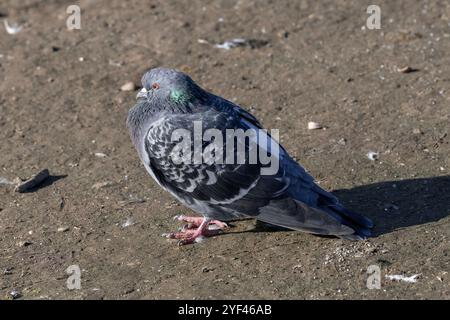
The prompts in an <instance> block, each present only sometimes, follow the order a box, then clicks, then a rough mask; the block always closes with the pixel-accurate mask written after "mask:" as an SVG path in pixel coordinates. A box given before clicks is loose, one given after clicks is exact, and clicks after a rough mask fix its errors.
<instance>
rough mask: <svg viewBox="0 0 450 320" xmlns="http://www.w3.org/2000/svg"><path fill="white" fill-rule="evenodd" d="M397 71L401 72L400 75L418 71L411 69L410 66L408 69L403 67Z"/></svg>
mask: <svg viewBox="0 0 450 320" xmlns="http://www.w3.org/2000/svg"><path fill="white" fill-rule="evenodd" d="M397 71H398V72H400V73H411V72H414V71H416V69H414V68H411V67H410V66H406V67H403V68H398V69H397Z"/></svg>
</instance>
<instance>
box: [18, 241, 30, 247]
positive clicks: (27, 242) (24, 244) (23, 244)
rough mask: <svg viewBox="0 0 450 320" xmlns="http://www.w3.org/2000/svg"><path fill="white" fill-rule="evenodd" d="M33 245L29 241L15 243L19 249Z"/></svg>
mask: <svg viewBox="0 0 450 320" xmlns="http://www.w3.org/2000/svg"><path fill="white" fill-rule="evenodd" d="M32 244H33V243H32V242H31V241H19V242H18V243H17V245H18V246H19V247H28V246H30V245H32Z"/></svg>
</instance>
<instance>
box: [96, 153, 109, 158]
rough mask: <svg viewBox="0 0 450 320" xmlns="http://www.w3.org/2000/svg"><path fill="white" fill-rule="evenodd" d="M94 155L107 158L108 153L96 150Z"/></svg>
mask: <svg viewBox="0 0 450 320" xmlns="http://www.w3.org/2000/svg"><path fill="white" fill-rule="evenodd" d="M94 155H95V156H96V157H97V158H106V157H107V155H106V154H105V153H103V152H96V153H94Z"/></svg>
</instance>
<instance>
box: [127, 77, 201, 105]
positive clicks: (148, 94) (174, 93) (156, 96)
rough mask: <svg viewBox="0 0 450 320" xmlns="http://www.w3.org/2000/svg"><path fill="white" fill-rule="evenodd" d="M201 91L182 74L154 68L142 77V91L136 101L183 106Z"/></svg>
mask: <svg viewBox="0 0 450 320" xmlns="http://www.w3.org/2000/svg"><path fill="white" fill-rule="evenodd" d="M202 91H203V90H201V89H200V87H199V86H198V85H196V84H195V82H194V81H193V80H192V79H191V78H190V77H189V76H188V75H187V74H184V73H183V72H179V71H177V70H174V69H168V68H155V69H151V70H150V71H147V72H146V73H145V74H144V76H143V77H142V89H141V91H139V93H138V94H137V96H136V99H147V100H149V101H155V102H172V103H176V104H184V103H187V102H189V101H190V100H191V99H193V98H195V97H196V96H197V95H199V94H200V93H201V92H202Z"/></svg>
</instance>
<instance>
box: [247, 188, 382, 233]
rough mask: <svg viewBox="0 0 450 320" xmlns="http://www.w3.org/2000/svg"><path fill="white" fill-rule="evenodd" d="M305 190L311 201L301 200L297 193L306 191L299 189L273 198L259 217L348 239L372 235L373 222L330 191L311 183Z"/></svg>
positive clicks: (287, 226) (285, 225)
mask: <svg viewBox="0 0 450 320" xmlns="http://www.w3.org/2000/svg"><path fill="white" fill-rule="evenodd" d="M303 191H305V189H303ZM306 193H309V195H310V198H309V201H305V200H306V199H305V198H303V200H302V199H301V198H300V197H299V196H298V195H303V196H304V195H305V192H303V193H300V192H298V190H296V192H295V193H291V196H290V197H287V198H282V199H278V200H275V199H274V200H272V201H270V203H269V204H268V205H267V206H264V207H262V208H260V210H259V214H258V216H257V217H256V218H257V219H258V220H261V221H263V222H266V223H269V224H271V225H276V226H280V227H284V228H288V229H293V230H299V231H304V232H308V233H313V234H319V235H334V236H337V237H340V238H343V239H348V240H363V239H366V238H368V237H370V236H371V230H370V229H372V228H373V223H372V221H371V220H370V219H368V218H366V217H364V216H362V215H360V214H358V213H355V212H353V211H350V210H348V209H346V208H344V207H343V206H342V205H341V204H340V203H339V201H338V199H337V198H336V197H335V196H334V195H332V194H331V193H329V192H327V191H325V190H323V189H322V188H320V187H319V186H317V185H313V186H310V187H309V189H308V191H307V192H306ZM313 199H314V200H313ZM307 203H309V204H307ZM312 203H314V205H312Z"/></svg>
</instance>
